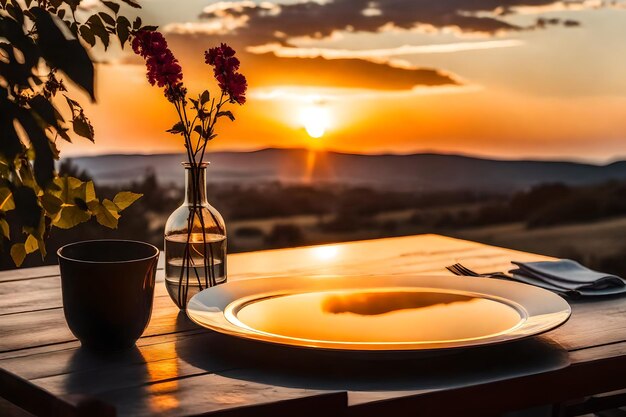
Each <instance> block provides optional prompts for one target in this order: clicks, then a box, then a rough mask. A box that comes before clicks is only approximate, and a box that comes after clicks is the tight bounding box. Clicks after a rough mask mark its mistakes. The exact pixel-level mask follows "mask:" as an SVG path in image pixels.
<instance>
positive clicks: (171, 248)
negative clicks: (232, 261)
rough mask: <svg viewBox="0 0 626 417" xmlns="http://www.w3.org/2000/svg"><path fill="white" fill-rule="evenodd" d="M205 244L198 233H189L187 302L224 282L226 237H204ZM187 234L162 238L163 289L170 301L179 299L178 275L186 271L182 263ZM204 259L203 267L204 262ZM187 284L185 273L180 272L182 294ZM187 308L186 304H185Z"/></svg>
mask: <svg viewBox="0 0 626 417" xmlns="http://www.w3.org/2000/svg"><path fill="white" fill-rule="evenodd" d="M205 236H206V244H205V243H204V242H203V241H202V234H201V233H192V235H191V239H190V251H191V260H190V264H191V265H190V268H189V285H188V293H187V300H189V299H190V298H191V297H193V296H194V295H195V294H197V293H198V292H199V291H200V290H201V289H204V288H207V283H208V286H211V285H212V282H213V283H214V284H221V283H223V282H224V281H226V262H224V260H225V257H226V236H224V235H221V234H206V235H205ZM186 246H187V235H186V234H174V235H170V236H166V237H165V254H166V259H165V286H166V288H167V291H168V293H169V294H170V297H172V299H174V300H176V299H178V298H179V284H180V277H181V272H183V263H184V267H185V268H186V267H187V260H185V247H186ZM205 254H206V255H205ZM205 256H206V267H205V262H204V259H205ZM186 283H187V273H186V272H183V282H182V284H183V285H181V286H180V287H181V291H183V290H184V288H185V284H186ZM185 304H186V303H185Z"/></svg>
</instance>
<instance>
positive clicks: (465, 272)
mask: <svg viewBox="0 0 626 417" xmlns="http://www.w3.org/2000/svg"><path fill="white" fill-rule="evenodd" d="M446 269H447V270H448V271H450V272H452V273H453V274H454V275H458V276H463V277H476V278H499V279H505V280H508V281H517V282H522V283H525V284H528V285H534V286H537V287H541V288H544V289H547V290H549V291H552V292H554V293H557V294H560V295H563V296H567V297H571V298H579V297H580V296H581V292H580V291H577V290H567V289H560V288H555V287H554V286H547V285H546V284H538V283H536V282H533V283H531V282H527V281H525V280H523V279H520V277H519V276H518V277H517V279H516V278H513V276H511V275H509V274H507V273H505V272H485V273H478V272H476V271H473V270H471V269H469V268H467V267H466V266H463V265H461V264H460V263H456V264H454V265H450V266H446Z"/></svg>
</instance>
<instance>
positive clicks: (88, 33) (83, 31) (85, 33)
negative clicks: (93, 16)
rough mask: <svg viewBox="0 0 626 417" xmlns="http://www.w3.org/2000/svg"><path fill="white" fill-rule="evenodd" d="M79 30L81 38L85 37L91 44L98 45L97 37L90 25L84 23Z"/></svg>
mask: <svg viewBox="0 0 626 417" xmlns="http://www.w3.org/2000/svg"><path fill="white" fill-rule="evenodd" d="M79 32H80V36H81V38H83V40H84V41H85V42H87V43H88V44H89V46H92V47H93V46H95V45H96V37H95V36H94V34H93V31H92V30H91V28H90V27H89V26H87V25H82V26H81V27H80V29H79Z"/></svg>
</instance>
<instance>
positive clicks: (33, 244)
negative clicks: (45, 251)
mask: <svg viewBox="0 0 626 417" xmlns="http://www.w3.org/2000/svg"><path fill="white" fill-rule="evenodd" d="M24 249H25V250H26V254H27V255H28V254H29V253H33V252H35V251H36V250H37V249H39V243H38V242H37V238H36V237H35V236H33V235H28V237H27V238H26V243H24Z"/></svg>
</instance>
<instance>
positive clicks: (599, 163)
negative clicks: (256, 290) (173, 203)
mask: <svg viewBox="0 0 626 417" xmlns="http://www.w3.org/2000/svg"><path fill="white" fill-rule="evenodd" d="M272 150H277V151H314V152H324V153H334V154H340V155H355V156H369V157H377V156H397V157H402V156H419V155H439V156H450V157H462V158H470V159H479V160H486V161H498V162H552V163H573V164H585V165H596V166H608V165H612V164H615V163H619V162H626V157H619V156H616V157H612V158H607V159H605V160H602V161H598V160H588V159H583V158H575V157H573V158H571V159H563V158H555V159H550V158H541V157H532V156H521V157H519V158H514V157H498V156H488V155H481V154H470V153H465V152H444V151H436V150H431V149H425V150H416V151H410V152H393V151H382V152H371V153H369V152H348V151H340V150H335V149H310V148H306V147H278V146H267V147H261V148H251V149H244V150H241V149H223V150H215V151H208V152H207V154H209V155H210V154H219V153H231V154H251V153H258V152H263V151H272ZM169 155H185V152H182V151H181V152H157V153H142V152H128V153H124V152H111V153H94V154H83V155H70V156H63V157H61V158H59V160H65V159H87V158H99V157H115V156H117V157H125V156H139V157H150V156H169Z"/></svg>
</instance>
